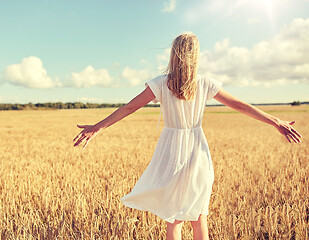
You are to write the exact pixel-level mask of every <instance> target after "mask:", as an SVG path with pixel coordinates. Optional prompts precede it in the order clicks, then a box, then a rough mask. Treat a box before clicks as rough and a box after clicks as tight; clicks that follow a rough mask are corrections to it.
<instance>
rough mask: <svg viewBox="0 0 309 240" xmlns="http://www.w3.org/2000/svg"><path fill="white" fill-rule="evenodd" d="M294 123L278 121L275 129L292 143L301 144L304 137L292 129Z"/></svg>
mask: <svg viewBox="0 0 309 240" xmlns="http://www.w3.org/2000/svg"><path fill="white" fill-rule="evenodd" d="M294 123H295V121H292V122H289V121H283V120H280V119H278V121H277V123H276V125H275V127H276V128H277V130H278V131H279V132H280V133H281V134H282V135H283V136H285V137H286V139H287V140H288V141H289V142H290V143H291V142H292V141H294V142H295V143H300V139H301V137H302V136H301V135H300V134H299V133H298V132H297V131H296V130H295V129H294V128H293V127H292V125H293V124H294Z"/></svg>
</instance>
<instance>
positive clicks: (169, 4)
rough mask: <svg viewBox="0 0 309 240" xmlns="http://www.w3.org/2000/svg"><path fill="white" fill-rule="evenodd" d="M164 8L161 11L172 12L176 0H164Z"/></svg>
mask: <svg viewBox="0 0 309 240" xmlns="http://www.w3.org/2000/svg"><path fill="white" fill-rule="evenodd" d="M163 4H164V8H163V9H162V10H161V12H173V11H174V10H175V8H176V0H169V2H167V1H165V2H164V3H163Z"/></svg>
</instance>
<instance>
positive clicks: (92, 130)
mask: <svg viewBox="0 0 309 240" xmlns="http://www.w3.org/2000/svg"><path fill="white" fill-rule="evenodd" d="M77 127H79V128H83V129H84V130H82V131H81V132H80V133H79V134H78V135H77V136H76V137H75V138H74V139H73V142H74V147H77V146H78V145H79V144H81V143H82V142H83V141H84V140H85V141H86V142H85V144H84V146H83V148H85V147H86V146H87V144H88V142H89V141H90V140H92V139H93V138H94V137H95V136H96V135H97V134H98V132H99V130H100V129H98V128H97V127H96V126H95V125H77Z"/></svg>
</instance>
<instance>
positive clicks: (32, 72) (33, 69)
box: [2, 56, 61, 88]
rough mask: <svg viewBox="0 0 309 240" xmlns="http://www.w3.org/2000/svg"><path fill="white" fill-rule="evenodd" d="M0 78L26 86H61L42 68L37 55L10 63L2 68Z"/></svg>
mask: <svg viewBox="0 0 309 240" xmlns="http://www.w3.org/2000/svg"><path fill="white" fill-rule="evenodd" d="M2 78H3V79H4V80H5V81H7V82H9V83H12V84H15V85H21V86H25V87H28V88H53V87H57V86H61V83H60V82H59V80H58V79H54V80H53V79H52V78H51V77H49V76H48V75H47V71H46V70H45V69H44V68H43V63H42V61H41V59H40V58H38V57H33V56H32V57H27V58H24V59H23V60H22V61H21V63H19V64H12V65H9V66H7V67H6V68H5V69H4V73H3V76H2Z"/></svg>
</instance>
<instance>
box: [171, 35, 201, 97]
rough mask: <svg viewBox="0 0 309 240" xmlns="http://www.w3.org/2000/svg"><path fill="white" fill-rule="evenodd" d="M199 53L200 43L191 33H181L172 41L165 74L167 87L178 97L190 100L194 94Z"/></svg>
mask: <svg viewBox="0 0 309 240" xmlns="http://www.w3.org/2000/svg"><path fill="white" fill-rule="evenodd" d="M199 55H200V44H199V41H198V38H197V37H196V36H195V35H194V34H193V33H191V32H186V33H183V34H181V35H179V36H178V37H176V39H175V40H174V41H173V46H172V49H171V55H170V61H169V65H168V67H167V69H166V71H165V74H166V75H167V87H168V88H169V89H170V90H171V91H172V92H173V94H174V95H175V96H176V97H177V98H179V99H184V100H192V99H193V98H194V96H195V93H196V77H197V68H198V60H199Z"/></svg>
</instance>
